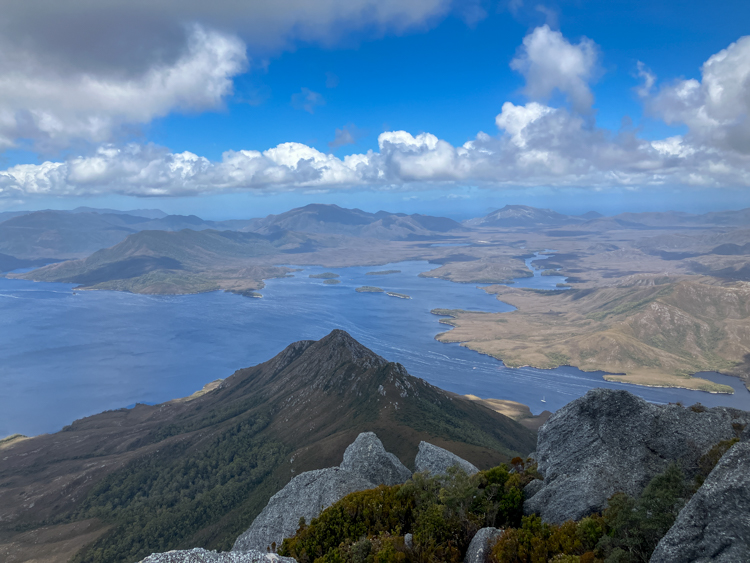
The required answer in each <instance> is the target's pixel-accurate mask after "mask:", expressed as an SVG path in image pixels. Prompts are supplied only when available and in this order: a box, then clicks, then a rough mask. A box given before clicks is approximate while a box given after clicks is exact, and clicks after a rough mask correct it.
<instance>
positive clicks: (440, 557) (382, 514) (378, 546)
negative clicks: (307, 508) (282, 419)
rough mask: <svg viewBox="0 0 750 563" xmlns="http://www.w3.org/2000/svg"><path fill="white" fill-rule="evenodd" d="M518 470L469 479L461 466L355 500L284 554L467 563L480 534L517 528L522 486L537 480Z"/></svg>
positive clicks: (318, 521) (328, 562)
mask: <svg viewBox="0 0 750 563" xmlns="http://www.w3.org/2000/svg"><path fill="white" fill-rule="evenodd" d="M515 465H516V467H515V469H516V472H515V473H511V472H510V471H509V469H508V467H507V466H504V465H501V466H498V467H495V468H493V469H490V470H488V471H480V472H479V473H477V474H475V475H471V476H470V475H468V474H467V473H466V472H465V471H463V470H462V469H460V468H458V467H454V468H451V469H450V470H449V471H448V474H447V475H441V476H434V477H429V476H428V475H427V474H425V473H417V474H415V475H413V476H412V478H411V479H409V480H408V481H407V482H406V483H404V484H403V485H395V486H393V487H386V486H380V487H378V488H377V489H371V490H368V491H361V492H358V493H352V494H350V495H348V496H346V497H345V498H343V499H342V500H340V501H339V502H337V503H335V504H333V505H332V506H330V507H328V508H327V509H326V510H324V511H323V512H322V513H321V514H320V516H318V518H315V519H314V520H313V521H312V522H310V525H309V526H307V525H302V526H301V527H300V529H299V530H298V531H297V534H296V535H295V536H294V537H293V538H289V539H286V540H284V543H283V545H282V546H281V549H280V551H279V553H280V554H282V555H286V556H290V557H294V558H296V559H297V560H298V561H301V562H302V563H324V562H325V563H332V562H339V561H340V562H342V563H343V562H346V563H357V562H360V561H361V562H366V563H372V562H380V561H383V562H391V561H404V562H420V563H427V562H435V563H438V562H459V561H462V560H463V557H464V555H465V553H466V549H467V548H468V546H469V543H470V541H471V539H472V538H473V537H474V534H475V533H476V532H477V530H479V528H482V527H484V526H513V525H518V524H520V521H521V516H522V510H523V486H524V485H526V484H527V483H528V482H529V481H530V480H531V479H532V478H534V477H533V475H532V474H533V470H532V469H525V468H524V464H523V462H520V465H519V464H515ZM407 533H411V534H413V543H414V549H412V550H407V549H406V548H405V547H404V539H403V536H404V534H407Z"/></svg>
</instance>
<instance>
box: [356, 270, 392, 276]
mask: <svg viewBox="0 0 750 563" xmlns="http://www.w3.org/2000/svg"><path fill="white" fill-rule="evenodd" d="M400 273H401V270H381V271H379V272H367V273H366V274H365V275H366V276H388V275H390V274H400Z"/></svg>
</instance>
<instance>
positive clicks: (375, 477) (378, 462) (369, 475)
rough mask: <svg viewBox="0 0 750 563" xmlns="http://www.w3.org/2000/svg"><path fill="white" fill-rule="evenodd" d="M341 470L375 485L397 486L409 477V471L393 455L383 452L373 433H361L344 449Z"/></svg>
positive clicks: (383, 449) (381, 445)
mask: <svg viewBox="0 0 750 563" xmlns="http://www.w3.org/2000/svg"><path fill="white" fill-rule="evenodd" d="M341 469H345V470H347V471H351V472H352V473H356V474H357V475H359V476H360V477H363V478H365V479H367V480H368V481H370V482H371V483H375V484H376V485H397V484H399V483H403V482H405V481H406V480H407V479H409V477H411V471H409V470H408V469H407V468H406V466H405V465H404V464H403V463H401V461H400V460H399V459H398V458H397V457H396V456H395V455H393V454H392V453H388V452H387V451H385V448H384V447H383V443H382V442H381V441H380V439H379V438H378V437H377V436H376V435H375V433H374V432H362V434H360V435H359V436H357V439H356V440H354V442H353V443H352V444H351V445H350V446H349V447H348V448H346V451H345V452H344V461H343V462H342V463H341Z"/></svg>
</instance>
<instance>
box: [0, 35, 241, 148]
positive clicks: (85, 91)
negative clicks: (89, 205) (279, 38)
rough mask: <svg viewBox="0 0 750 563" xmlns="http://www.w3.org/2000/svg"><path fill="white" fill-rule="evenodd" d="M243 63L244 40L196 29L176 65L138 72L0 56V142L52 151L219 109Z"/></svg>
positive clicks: (21, 55)
mask: <svg viewBox="0 0 750 563" xmlns="http://www.w3.org/2000/svg"><path fill="white" fill-rule="evenodd" d="M246 66H247V58H246V55H245V45H244V44H243V43H242V41H240V40H239V39H237V38H236V37H233V36H229V35H225V34H221V33H218V32H215V31H209V30H205V29H203V28H201V27H197V26H195V27H192V28H191V29H190V32H189V39H188V43H187V50H186V51H185V53H184V54H183V55H182V56H181V57H180V58H179V59H177V60H176V61H175V62H174V63H173V64H172V65H168V66H164V65H156V66H153V67H151V68H149V69H148V70H146V71H145V72H143V73H141V74H140V75H138V76H134V77H117V76H107V77H105V76H96V75H91V74H86V73H63V72H59V71H58V70H57V69H55V68H51V67H46V66H44V65H43V64H41V63H40V62H39V61H38V60H35V59H34V58H33V56H32V55H31V54H28V53H20V52H18V51H16V52H12V51H11V56H9V57H5V58H2V59H0V146H6V147H9V146H13V144H14V143H15V141H16V139H19V138H24V139H31V140H33V141H36V142H37V144H38V145H42V146H44V147H47V148H54V147H64V146H66V145H67V144H68V143H70V141H71V140H72V139H83V140H86V141H90V142H95V143H98V142H103V141H107V140H109V139H110V138H112V136H113V135H115V134H116V133H117V131H118V129H119V128H120V127H122V126H123V125H126V124H143V123H148V122H150V121H151V120H153V119H154V118H157V117H161V116H164V115H167V114H168V113H170V112H172V111H175V110H177V111H201V110H206V109H213V108H217V107H219V106H220V105H221V103H222V100H223V99H224V98H225V97H226V96H227V95H228V94H230V93H231V92H232V87H233V85H232V78H233V77H234V76H235V75H237V74H239V73H241V72H243V71H244V70H245V68H246Z"/></svg>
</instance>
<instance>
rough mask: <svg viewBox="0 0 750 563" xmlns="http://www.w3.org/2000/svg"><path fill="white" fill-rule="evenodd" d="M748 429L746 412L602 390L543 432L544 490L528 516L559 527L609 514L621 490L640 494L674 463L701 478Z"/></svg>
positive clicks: (540, 442) (540, 457)
mask: <svg viewBox="0 0 750 563" xmlns="http://www.w3.org/2000/svg"><path fill="white" fill-rule="evenodd" d="M748 424H750V413H747V412H744V411H738V410H734V409H728V408H723V407H717V408H712V409H695V411H694V410H691V409H689V408H688V409H686V408H684V407H682V406H679V405H664V406H658V405H653V404H650V403H647V402H646V401H644V400H643V399H640V398H638V397H636V396H634V395H631V394H630V393H628V392H627V391H612V390H606V389H594V390H592V391H589V392H588V393H587V394H586V395H585V396H583V397H581V398H580V399H577V400H575V401H573V402H571V403H569V404H568V405H566V406H565V407H563V408H562V409H560V410H559V411H557V412H556V413H555V414H554V415H553V416H552V417H551V418H550V419H549V421H548V422H547V423H546V424H545V425H544V426H542V428H540V430H539V438H538V441H537V451H536V455H537V459H538V462H539V471H540V472H541V473H542V474H543V475H544V484H543V486H542V487H541V489H540V490H539V491H538V492H536V493H535V494H534V495H533V497H531V498H530V499H528V500H527V501H526V503H525V504H524V511H525V512H526V513H538V514H541V516H542V518H543V519H544V520H545V521H547V522H554V523H561V522H563V521H565V520H569V519H573V520H578V519H580V518H582V517H583V516H586V515H587V514H591V513H592V512H601V511H602V510H603V509H604V508H605V507H606V504H607V499H608V498H609V497H610V496H611V495H613V494H614V493H616V492H625V493H627V494H629V495H632V496H637V495H639V494H640V493H641V491H642V490H643V488H644V487H645V486H646V484H647V483H648V482H649V481H650V480H651V479H652V478H653V477H654V476H655V475H657V474H658V473H661V472H663V471H664V470H665V469H666V467H667V466H668V465H669V464H670V463H671V462H677V463H678V464H679V465H680V466H681V468H682V470H683V471H684V472H685V474H686V475H687V476H693V475H695V473H696V472H697V469H698V460H699V459H700V457H701V456H702V455H703V454H704V453H706V451H708V449H710V448H711V447H712V446H713V445H715V444H716V443H718V442H719V441H721V440H728V439H731V438H733V437H735V436H736V435H737V434H738V433H741V432H742V429H743V428H745V427H746V426H747V425H748Z"/></svg>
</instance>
